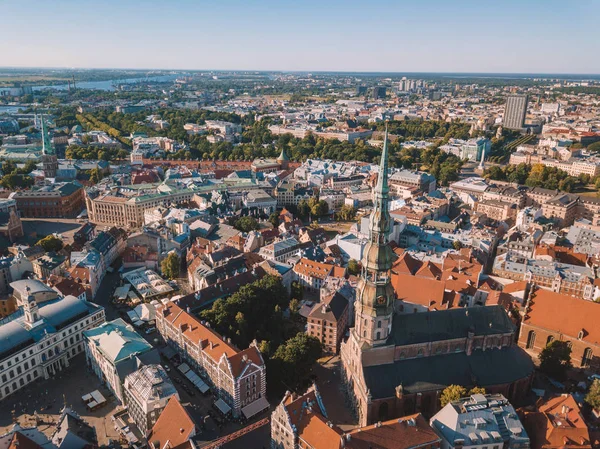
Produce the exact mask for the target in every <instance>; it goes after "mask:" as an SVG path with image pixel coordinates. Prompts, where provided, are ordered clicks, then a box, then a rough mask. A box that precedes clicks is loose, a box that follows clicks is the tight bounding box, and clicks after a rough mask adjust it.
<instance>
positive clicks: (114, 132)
mask: <svg viewBox="0 0 600 449" xmlns="http://www.w3.org/2000/svg"><path fill="white" fill-rule="evenodd" d="M115 114H116V113H115ZM119 115H123V116H124V115H125V114H119ZM76 118H77V120H78V121H79V123H81V126H83V128H84V129H86V130H100V131H104V132H105V133H106V134H108V135H109V136H111V137H114V138H115V139H117V140H118V141H119V142H121V143H122V144H123V145H126V146H130V145H131V142H130V141H129V139H128V138H126V137H123V135H122V133H121V131H120V129H121V128H115V127H114V126H111V125H110V124H108V123H105V122H104V121H102V120H101V119H99V118H98V117H96V116H94V114H91V113H87V114H77V115H76Z"/></svg>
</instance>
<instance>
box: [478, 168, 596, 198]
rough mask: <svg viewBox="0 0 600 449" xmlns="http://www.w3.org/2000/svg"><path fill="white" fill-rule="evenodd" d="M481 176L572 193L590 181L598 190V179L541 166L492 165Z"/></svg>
mask: <svg viewBox="0 0 600 449" xmlns="http://www.w3.org/2000/svg"><path fill="white" fill-rule="evenodd" d="M483 176H484V177H485V178H488V179H493V180H496V181H509V182H514V183H517V184H524V185H526V186H529V187H543V188H545V189H553V190H557V189H558V190H561V191H563V192H574V191H576V190H577V189H579V188H581V187H582V186H585V185H587V184H588V183H590V182H591V181H593V182H595V183H596V185H597V187H598V188H600V180H599V179H590V176H589V175H585V174H583V175H580V176H579V177H574V176H570V175H569V174H568V173H567V172H566V171H564V170H559V169H558V168H555V167H547V166H545V165H542V164H535V165H528V164H525V163H521V164H519V165H505V166H499V165H493V166H491V167H489V168H486V169H485V170H484V173H483Z"/></svg>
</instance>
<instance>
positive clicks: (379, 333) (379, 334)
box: [375, 331, 381, 340]
mask: <svg viewBox="0 0 600 449" xmlns="http://www.w3.org/2000/svg"><path fill="white" fill-rule="evenodd" d="M376 335H377V336H376V337H375V339H376V340H380V339H381V332H379V331H377V334H376Z"/></svg>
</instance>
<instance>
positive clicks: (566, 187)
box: [558, 176, 579, 193]
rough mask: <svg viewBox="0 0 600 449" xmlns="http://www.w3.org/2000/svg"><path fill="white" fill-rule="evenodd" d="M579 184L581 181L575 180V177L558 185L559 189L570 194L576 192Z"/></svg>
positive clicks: (566, 179) (567, 178)
mask: <svg viewBox="0 0 600 449" xmlns="http://www.w3.org/2000/svg"><path fill="white" fill-rule="evenodd" d="M578 184H579V180H578V179H577V178H574V177H573V176H568V177H566V178H565V179H563V180H562V181H560V182H559V183H558V188H559V189H560V190H562V191H563V192H569V193H570V192H572V191H573V190H575V188H576V187H577V185H578Z"/></svg>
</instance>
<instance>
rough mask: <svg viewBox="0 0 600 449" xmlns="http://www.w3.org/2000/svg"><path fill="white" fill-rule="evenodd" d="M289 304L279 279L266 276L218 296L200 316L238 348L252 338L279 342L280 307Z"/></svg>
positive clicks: (243, 346) (245, 344)
mask: <svg viewBox="0 0 600 449" xmlns="http://www.w3.org/2000/svg"><path fill="white" fill-rule="evenodd" d="M288 306H289V297H288V293H287V291H286V289H285V287H284V286H283V284H282V283H281V279H280V278H278V277H276V276H270V275H267V276H265V277H263V278H262V279H260V280H258V281H255V282H253V283H251V284H246V285H244V286H242V287H241V288H240V289H239V290H238V291H237V292H235V293H234V294H233V295H231V296H230V297H229V298H225V299H223V298H221V299H217V300H216V301H215V302H214V304H213V306H212V307H211V308H210V309H208V310H204V311H203V312H202V313H201V316H202V318H203V319H205V320H208V321H209V322H210V323H211V325H212V326H213V327H214V328H215V329H216V330H217V331H218V332H220V333H221V334H222V335H226V336H227V337H229V338H231V339H232V340H233V342H234V343H235V344H236V345H237V346H238V347H240V348H245V347H247V346H248V345H249V344H250V343H251V341H252V340H253V339H257V340H259V341H260V340H266V341H269V342H271V343H272V344H273V343H274V344H275V345H278V344H279V343H280V342H281V341H282V340H283V337H284V322H283V313H282V310H286V309H287V308H288ZM240 314H241V315H240ZM242 318H243V320H242Z"/></svg>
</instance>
